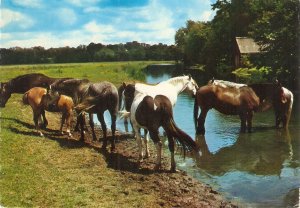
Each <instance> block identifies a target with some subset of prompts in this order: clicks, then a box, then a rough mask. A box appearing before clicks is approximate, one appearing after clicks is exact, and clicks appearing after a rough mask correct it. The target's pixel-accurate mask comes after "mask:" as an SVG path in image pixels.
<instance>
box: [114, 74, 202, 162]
mask: <svg viewBox="0 0 300 208" xmlns="http://www.w3.org/2000/svg"><path fill="white" fill-rule="evenodd" d="M132 85H134V86H135V90H136V92H140V93H145V94H146V95H149V96H152V97H155V96H156V95H164V96H166V97H167V98H168V99H169V100H170V102H171V105H172V107H174V106H175V104H176V102H177V97H178V95H179V94H180V93H181V92H183V91H186V92H187V93H188V94H190V95H192V96H194V95H195V94H196V91H197V89H198V85H197V83H196V81H195V80H194V79H193V78H192V77H191V76H190V75H183V76H178V77H173V78H170V79H168V80H165V81H162V82H160V83H158V84H156V85H150V84H143V83H133V84H132ZM125 88H126V83H124V82H123V85H122V86H121V87H120V88H119V93H122V90H121V89H123V90H124V89H125ZM123 99H124V100H125V101H124V107H125V110H126V111H127V112H129V111H130V108H131V105H128V104H126V103H128V102H126V99H131V98H130V97H129V96H124V97H123ZM120 106H121V101H120ZM125 120H126V118H125ZM133 129H134V128H133ZM135 131H136V130H135V129H134V132H135ZM148 141H149V137H148V134H147V130H146V129H145V135H144V143H145V149H146V154H145V157H149V156H150V153H149V147H148Z"/></svg>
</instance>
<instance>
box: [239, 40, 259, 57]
mask: <svg viewBox="0 0 300 208" xmlns="http://www.w3.org/2000/svg"><path fill="white" fill-rule="evenodd" d="M235 40H236V43H237V45H238V48H239V51H240V53H241V54H248V53H260V52H261V51H260V47H259V45H258V44H257V43H256V42H255V41H254V40H253V39H252V38H246V37H236V38H235Z"/></svg>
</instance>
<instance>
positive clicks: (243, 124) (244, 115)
mask: <svg viewBox="0 0 300 208" xmlns="http://www.w3.org/2000/svg"><path fill="white" fill-rule="evenodd" d="M246 118H247V113H245V112H242V113H240V119H241V132H242V133H245V132H246Z"/></svg>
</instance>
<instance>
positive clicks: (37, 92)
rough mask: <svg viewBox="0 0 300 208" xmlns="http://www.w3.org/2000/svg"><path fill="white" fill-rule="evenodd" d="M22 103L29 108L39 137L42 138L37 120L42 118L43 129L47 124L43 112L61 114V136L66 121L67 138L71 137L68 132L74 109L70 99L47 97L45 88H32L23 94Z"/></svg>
mask: <svg viewBox="0 0 300 208" xmlns="http://www.w3.org/2000/svg"><path fill="white" fill-rule="evenodd" d="M23 103H24V104H25V105H30V106H31V108H32V112H33V121H34V124H35V128H36V130H37V132H38V133H39V135H40V136H43V133H42V132H41V131H40V128H39V119H40V118H41V116H43V122H44V123H43V127H46V126H47V124H48V121H47V119H46V117H45V110H46V111H50V112H62V118H61V126H60V131H61V133H62V134H63V131H62V130H63V124H64V123H65V121H66V126H67V134H68V136H69V137H71V136H72V134H71V131H70V125H71V119H72V116H73V108H74V104H73V101H72V98H70V97H68V96H65V95H60V96H59V95H49V94H47V90H46V89H45V88H41V87H34V88H31V89H30V90H29V91H27V92H25V94H24V95H23Z"/></svg>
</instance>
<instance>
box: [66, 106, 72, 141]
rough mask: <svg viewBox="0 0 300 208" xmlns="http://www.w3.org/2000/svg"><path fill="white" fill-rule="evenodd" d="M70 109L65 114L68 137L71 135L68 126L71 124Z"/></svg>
mask: <svg viewBox="0 0 300 208" xmlns="http://www.w3.org/2000/svg"><path fill="white" fill-rule="evenodd" d="M71 115H72V110H69V111H67V112H66V114H65V116H66V125H67V134H68V137H72V134H71V130H70V126H71V118H72V116H71Z"/></svg>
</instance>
